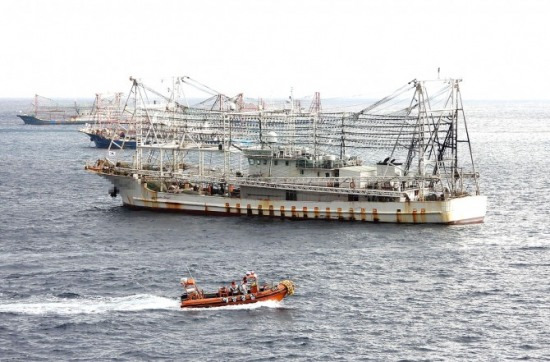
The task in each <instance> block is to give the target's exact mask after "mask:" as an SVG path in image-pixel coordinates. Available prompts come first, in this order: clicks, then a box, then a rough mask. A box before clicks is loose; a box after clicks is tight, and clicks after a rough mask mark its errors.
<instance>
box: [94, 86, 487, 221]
mask: <svg viewBox="0 0 550 362" xmlns="http://www.w3.org/2000/svg"><path fill="white" fill-rule="evenodd" d="M133 82H134V83H133V86H134V87H143V85H141V83H139V82H138V81H136V80H133ZM431 83H434V84H437V86H438V88H437V89H436V91H435V92H430V93H428V90H427V84H431ZM459 83H460V80H454V79H447V80H444V81H440V80H438V81H433V82H432V81H417V80H413V81H411V82H409V83H408V84H407V85H406V86H404V87H402V88H400V89H399V90H397V91H396V92H395V93H393V94H392V95H390V96H388V97H386V98H384V99H382V100H381V101H379V102H376V103H374V104H373V105H371V106H369V107H367V108H364V109H362V110H360V111H358V112H322V111H321V110H320V107H319V106H315V107H313V106H312V107H310V110H309V111H302V110H298V111H295V110H293V109H286V110H271V111H268V110H256V111H242V110H240V109H238V107H237V108H236V107H233V106H231V98H229V97H227V103H229V104H230V106H229V107H228V109H224V108H223V107H220V109H217V110H204V109H195V108H191V107H187V106H183V105H181V104H177V103H175V104H174V108H172V109H171V110H170V111H168V112H167V115H166V116H162V115H160V114H156V115H155V117H154V118H152V117H149V116H148V115H147V112H144V111H140V110H139V109H140V107H137V108H136V112H135V115H134V116H135V117H137V118H139V121H137V123H136V125H137V127H138V130H137V134H138V137H137V146H136V147H137V149H136V152H135V154H134V155H133V156H132V158H133V161H132V162H131V163H130V162H126V161H124V160H122V159H121V160H116V159H111V158H109V157H107V158H105V159H102V160H98V161H97V162H96V163H95V164H92V165H88V166H87V167H86V168H87V169H88V170H89V171H91V172H94V173H97V174H99V175H101V176H103V177H105V178H107V179H109V180H110V181H111V182H112V183H113V185H114V190H115V192H114V193H113V194H114V195H117V194H120V196H121V198H122V202H123V204H124V205H125V206H128V207H134V208H145V209H153V210H159V211H179V212H184V213H192V214H202V215H223V216H261V217H276V218H284V219H286V218H288V219H325V220H349V221H368V222H390V223H441V224H467V223H479V222H482V221H483V219H484V217H485V213H486V202H487V201H486V197H485V196H483V195H481V193H480V188H479V182H478V179H479V174H478V172H477V171H476V169H475V165H474V159H473V155H472V152H471V144H470V137H469V134H468V129H467V126H466V119H465V115H464V110H463V106H462V99H461V96H460V89H459ZM407 92H408V97H407V98H408V99H409V101H408V102H407V104H406V105H405V106H404V107H400V106H396V104H397V103H396V99H397V98H398V97H399V96H403V95H404V94H407ZM134 93H136V94H139V92H134ZM428 94H430V96H428ZM139 102H140V101H139V100H137V101H135V103H136V104H139ZM141 102H144V101H143V100H141ZM388 103H389V104H388ZM141 108H142V109H146V105H145V104H143V105H142V106H141ZM205 122H208V125H209V126H208V130H207V132H206V131H205V128H204V127H203V126H204V124H205ZM213 135H215V136H216V137H215V139H217V140H219V141H218V144H217V146H214V147H213V146H212V144H211V143H208V142H205V141H204V138H205V137H207V138H208V137H209V138H210V139H212V136H213ZM236 139H247V140H248V141H247V142H248V143H247V146H246V147H243V146H242V145H241V144H237V143H236V142H235V141H234V140H236ZM250 142H253V143H254V145H252V146H251V145H250ZM354 151H355V154H354V153H353V152H354ZM365 155H366V156H370V157H372V158H374V157H376V158H378V159H377V160H376V161H375V162H373V163H371V164H367V163H365V162H364V161H363V159H362V158H363V157H364V156H365ZM216 157H217V158H218V161H219V162H218V163H217V164H214V167H212V165H213V164H212V161H211V163H210V165H206V164H205V159H206V158H209V159H210V160H212V159H213V158H216ZM462 158H466V162H463V163H461V162H459V160H461V159H462ZM243 160H244V161H245V162H244V165H243Z"/></svg>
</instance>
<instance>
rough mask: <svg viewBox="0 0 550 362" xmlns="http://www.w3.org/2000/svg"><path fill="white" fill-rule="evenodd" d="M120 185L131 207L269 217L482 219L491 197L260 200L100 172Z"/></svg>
mask: <svg viewBox="0 0 550 362" xmlns="http://www.w3.org/2000/svg"><path fill="white" fill-rule="evenodd" d="M101 175H102V176H104V177H106V178H108V179H109V180H110V181H111V182H112V183H113V185H114V186H116V187H117V188H118V190H119V192H120V196H121V197H122V201H123V204H124V205H125V206H129V207H135V208H144V209H151V210H159V211H175V212H183V213H189V214H201V215H220V216H241V215H242V216H265V217H276V218H289V219H327V220H350V221H365V222H386V223H414V224H416V223H418V224H425V223H426V224H469V223H480V222H483V219H484V217H485V213H486V209H487V197H486V196H465V197H461V198H455V199H450V200H445V201H411V202H371V201H355V202H353V201H349V202H343V201H331V202H326V201H324V202H323V201H285V200H256V199H245V198H232V197H224V196H220V195H217V196H208V195H198V194H189V193H169V192H156V191H152V190H149V189H147V188H146V187H145V185H144V184H142V183H141V182H140V180H138V179H134V178H131V177H126V176H115V175H107V174H101Z"/></svg>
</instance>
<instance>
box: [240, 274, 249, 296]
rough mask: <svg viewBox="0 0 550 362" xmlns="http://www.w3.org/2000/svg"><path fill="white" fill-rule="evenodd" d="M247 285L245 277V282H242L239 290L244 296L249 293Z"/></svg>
mask: <svg viewBox="0 0 550 362" xmlns="http://www.w3.org/2000/svg"><path fill="white" fill-rule="evenodd" d="M246 283H247V280H246V277H243V281H242V282H241V285H240V286H239V289H240V291H241V293H243V294H247V293H248V290H247V287H246Z"/></svg>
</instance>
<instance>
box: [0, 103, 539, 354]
mask: <svg viewBox="0 0 550 362" xmlns="http://www.w3.org/2000/svg"><path fill="white" fill-rule="evenodd" d="M28 104H30V100H19V99H3V100H0V201H1V202H0V359H1V360H25V361H26V360H33V361H35V360H37V361H40V360H93V361H96V360H120V361H126V360H129V361H134V360H184V359H185V360H216V361H217V360H248V361H264V360H292V361H319V360H321V361H325V360H344V361H347V360H366V361H368V360H372V361H380V360H389V361H420V360H422V361H424V360H426V361H472V360H476V361H477V360H481V361H486V360H490V361H503V360H535V361H540V360H549V358H550V226H549V222H550V207H549V205H550V181H549V180H550V177H549V176H548V173H549V170H550V151H549V150H550V102H548V101H514V102H504V101H499V102H496V101H466V102H465V111H466V117H467V120H468V129H469V132H470V136H471V141H472V146H473V152H474V158H475V161H476V164H477V170H478V171H479V173H480V175H481V188H482V193H483V194H485V195H487V196H488V198H489V201H488V202H489V205H488V211H487V217H486V220H485V223H483V224H476V225H466V226H439V225H383V224H363V223H350V222H324V221H301V222H297V221H281V220H278V219H277V220H260V219H257V218H247V217H242V218H211V217H205V216H189V215H179V214H162V213H154V212H148V211H133V210H128V209H126V208H124V207H122V206H121V205H122V202H121V200H120V198H111V197H110V196H109V195H108V189H109V188H110V184H109V183H108V182H107V181H106V180H104V179H102V178H100V177H97V176H95V175H92V174H88V173H87V172H86V171H85V170H84V165H85V163H86V162H93V161H94V160H96V159H98V158H100V157H103V156H104V155H105V152H106V151H105V150H99V149H96V148H94V147H93V144H90V142H89V140H88V139H87V138H86V136H85V135H83V134H81V133H78V132H77V127H78V126H70V125H69V126H29V125H24V124H23V122H22V121H21V120H20V119H18V118H17V117H16V114H18V112H19V111H20V110H22V109H26V108H28ZM251 269H253V270H255V271H256V273H257V274H258V275H259V278H260V280H261V281H274V282H276V281H279V280H282V279H291V280H293V281H294V282H295V283H296V286H297V288H296V293H295V295H293V296H292V297H289V298H286V299H285V300H284V301H283V302H282V303H267V304H262V305H257V304H256V305H254V306H245V307H234V308H217V309H211V310H180V308H179V303H178V297H179V295H180V294H181V290H180V285H179V279H180V277H184V276H188V275H189V271H190V272H191V274H192V275H193V276H194V277H195V279H196V280H197V282H198V283H199V284H200V286H201V287H202V288H203V289H204V290H214V289H217V288H218V287H219V286H221V285H225V284H227V283H229V282H230V281H231V280H232V279H237V278H240V277H242V275H243V274H244V272H246V271H247V270H251Z"/></svg>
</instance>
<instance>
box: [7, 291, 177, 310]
mask: <svg viewBox="0 0 550 362" xmlns="http://www.w3.org/2000/svg"><path fill="white" fill-rule="evenodd" d="M178 309H179V302H178V300H177V299H170V298H165V297H159V296H155V295H150V294H137V295H131V296H126V297H92V298H90V297H88V298H84V297H82V298H80V297H77V298H74V297H70V298H63V297H61V298H60V297H50V298H45V299H41V300H31V301H24V302H23V301H21V302H13V301H10V302H8V301H0V313H14V314H30V315H42V314H59V315H73V314H103V313H110V312H138V311H144V310H178Z"/></svg>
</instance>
